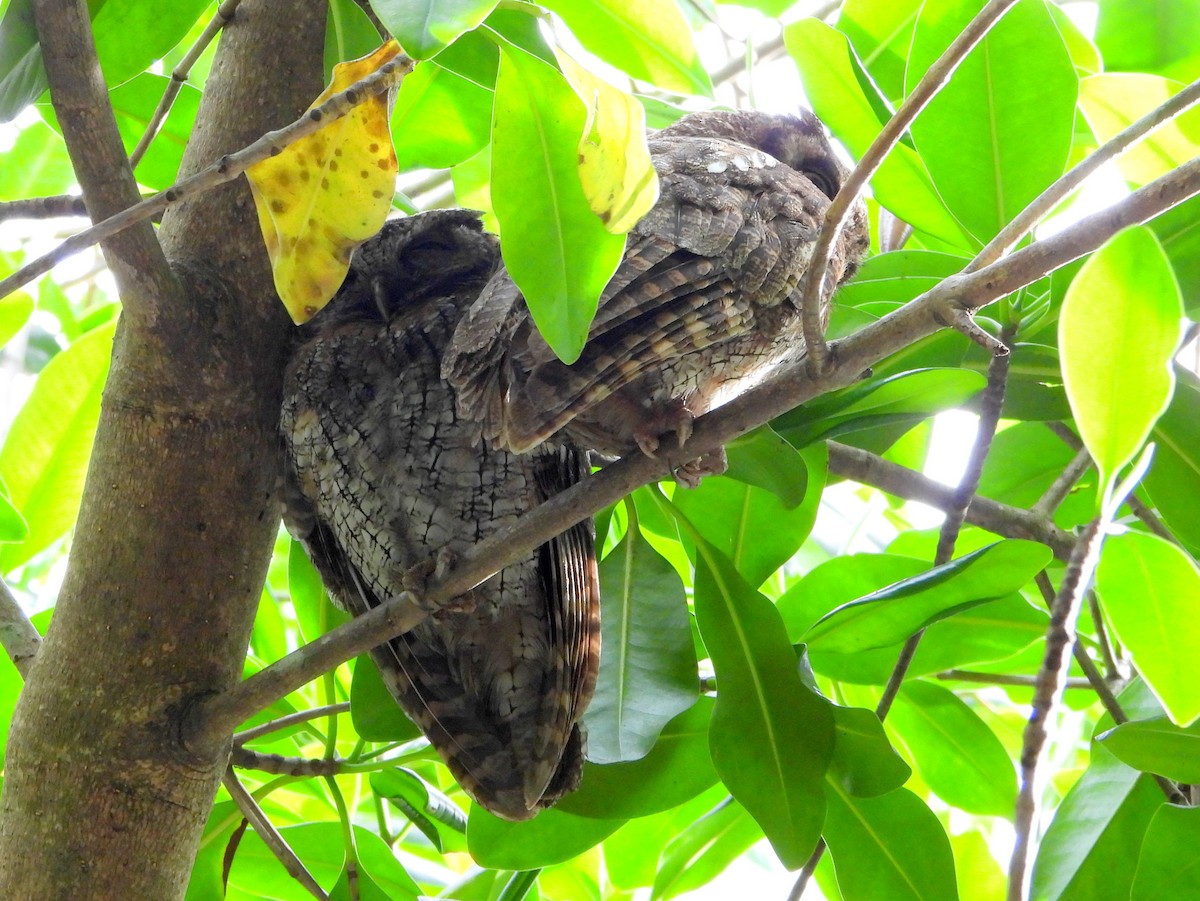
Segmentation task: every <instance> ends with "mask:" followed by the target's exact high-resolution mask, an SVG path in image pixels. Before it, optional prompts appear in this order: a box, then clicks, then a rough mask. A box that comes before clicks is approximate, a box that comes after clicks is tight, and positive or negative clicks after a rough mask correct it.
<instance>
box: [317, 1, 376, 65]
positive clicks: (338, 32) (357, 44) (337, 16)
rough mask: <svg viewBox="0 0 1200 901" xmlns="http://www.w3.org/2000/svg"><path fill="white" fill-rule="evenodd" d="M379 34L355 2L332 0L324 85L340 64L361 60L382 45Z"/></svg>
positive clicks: (326, 22)
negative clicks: (334, 68)
mask: <svg viewBox="0 0 1200 901" xmlns="http://www.w3.org/2000/svg"><path fill="white" fill-rule="evenodd" d="M379 43H380V39H379V32H378V31H376V30H375V26H374V25H373V24H372V23H371V18H370V17H369V16H368V15H367V14H366V12H365V11H364V10H363V8H362V7H361V6H359V5H358V4H357V3H355V2H354V0H329V16H328V17H327V18H326V19H325V83H326V84H329V82H331V81H332V80H333V67H334V66H336V65H337V64H338V63H344V62H349V61H350V60H352V59H360V58H361V57H364V56H366V55H367V54H369V53H370V52H371V51H373V50H374V49H375V48H376V47H378V46H379Z"/></svg>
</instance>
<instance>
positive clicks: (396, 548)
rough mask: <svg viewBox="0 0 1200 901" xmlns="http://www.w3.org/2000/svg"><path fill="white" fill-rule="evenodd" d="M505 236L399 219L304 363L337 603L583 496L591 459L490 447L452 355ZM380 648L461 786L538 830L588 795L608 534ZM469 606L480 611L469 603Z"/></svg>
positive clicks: (392, 682) (496, 580) (367, 256)
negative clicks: (453, 385)
mask: <svg viewBox="0 0 1200 901" xmlns="http://www.w3.org/2000/svg"><path fill="white" fill-rule="evenodd" d="M497 260H498V249H497V246H496V242H495V239H494V238H492V237H491V236H489V235H486V234H485V233H483V232H482V230H481V226H480V223H479V220H478V217H477V216H476V215H475V214H472V213H467V212H463V211H439V212H435V213H426V214H422V215H420V216H416V217H413V218H411V219H405V220H397V221H394V222H391V223H389V224H388V225H387V226H385V229H384V231H383V232H382V233H381V234H380V235H379V236H377V237H376V238H375V239H372V241H370V242H368V243H367V244H365V245H364V246H363V247H362V248H360V251H359V253H358V255H357V256H356V257H355V260H354V263H353V264H352V268H351V274H350V277H349V278H348V279H347V282H346V284H345V285H344V286H343V288H342V289H341V291H340V292H339V295H338V296H337V297H336V298H335V299H334V300H333V301H332V303H331V304H330V307H329V308H328V309H327V310H326V311H323V312H322V313H321V314H320V315H319V316H318V317H317V318H316V319H314V321H313V322H312V323H311V324H310V326H308V327H306V332H307V334H306V336H305V340H304V342H303V344H302V345H301V346H300V347H299V349H298V350H297V352H296V353H295V355H294V357H293V360H292V363H291V365H290V367H289V369H288V373H287V382H286V389H285V400H284V405H283V411H282V417H281V431H282V435H283V438H284V442H285V444H286V446H287V452H288V454H287V455H288V490H287V503H286V507H287V514H286V520H287V522H288V526H289V528H290V529H291V530H292V531H293V534H295V535H296V537H297V538H299V539H300V540H301V541H302V542H303V543H304V545H305V547H306V549H307V550H308V552H309V555H310V557H311V558H312V560H313V562H314V564H315V565H316V567H317V569H318V571H319V572H320V573H321V575H322V578H323V579H324V581H325V583H326V586H327V587H328V589H329V591H330V593H331V596H332V597H333V599H334V600H335V601H336V602H337V603H338V604H339V605H340V606H341V607H343V608H344V609H346V610H348V611H349V612H350V613H352V614H361V613H364V612H366V611H367V610H369V609H371V608H372V607H374V606H376V605H378V604H379V603H380V602H381V601H383V600H386V599H388V598H391V597H393V596H395V595H397V594H399V593H400V592H402V591H404V590H405V589H407V588H411V587H414V586H416V587H419V584H420V582H421V580H422V579H423V578H424V577H425V576H427V575H428V571H427V569H425V568H424V567H423V566H422V564H424V563H426V561H429V560H431V559H433V558H435V557H436V556H437V555H439V554H440V555H442V557H443V559H444V558H445V556H446V555H447V554H448V555H450V556H451V557H452V556H453V555H456V554H461V553H462V552H464V551H466V550H467V549H468V548H469V547H470V546H471V545H473V544H475V543H476V542H478V541H479V540H481V539H483V538H486V537H487V536H489V535H491V534H494V533H495V532H497V531H498V530H500V529H503V528H505V527H506V526H508V525H510V524H512V523H513V522H514V521H515V520H516V519H517V518H518V517H519V516H520V515H521V514H522V513H524V512H526V511H528V510H529V509H531V508H533V507H534V506H536V505H537V504H539V503H541V502H543V501H544V500H545V499H547V498H549V497H551V496H553V495H554V494H556V493H558V492H559V491H562V490H563V489H565V488H567V487H569V486H570V485H572V484H574V483H576V482H577V481H578V480H579V479H580V478H582V477H583V476H584V475H585V474H586V473H587V471H588V463H587V457H586V454H585V453H584V452H583V451H581V450H579V449H578V448H577V447H575V446H573V445H571V444H570V443H568V442H562V441H558V442H548V443H546V444H543V445H542V446H541V447H539V448H538V449H537V450H536V451H535V452H533V453H531V454H527V455H517V454H512V453H510V452H508V451H505V450H491V449H488V448H485V447H480V446H479V443H478V439H479V428H478V425H477V424H474V423H471V422H468V421H465V420H463V419H462V418H461V417H459V416H458V414H457V413H456V410H455V405H454V398H453V394H452V391H451V389H450V387H449V385H447V384H446V383H445V382H444V381H443V380H442V378H441V376H440V368H441V363H442V354H443V350H444V348H445V346H446V345H447V343H448V342H449V340H450V336H451V334H452V332H453V330H454V328H455V326H456V325H457V323H458V320H459V318H460V316H461V313H462V311H463V310H464V309H465V308H466V307H467V305H468V304H469V303H470V302H471V301H472V300H473V299H474V298H475V297H476V296H477V295H478V292H479V290H480V289H481V288H482V287H483V285H484V283H485V282H486V280H487V278H488V276H489V275H490V274H491V273H492V272H493V270H494V269H495V266H496V263H497ZM470 600H471V602H472V603H471V604H465V605H451V608H450V609H448V610H446V611H442V612H439V613H437V614H435V615H434V616H432V617H430V618H429V619H427V620H426V621H425V622H424V623H423V624H421V625H420V626H418V627H417V628H415V629H413V630H412V631H410V632H408V633H406V634H404V635H401V636H399V637H397V638H395V639H393V640H392V641H389V642H388V643H387V644H385V645H383V646H381V647H379V648H376V649H375V650H374V651H373V652H372V656H373V658H374V660H375V662H376V663H377V664H378V666H379V669H380V673H381V674H382V676H383V679H384V682H385V684H386V685H387V687H388V689H389V690H390V691H391V693H392V694H393V696H394V697H395V698H396V700H397V701H398V702H399V703H400V705H401V706H402V707H403V708H404V710H405V711H406V712H407V713H408V715H409V716H410V717H411V718H412V719H413V720H414V721H415V722H416V723H417V725H418V726H419V727H420V728H421V729H422V731H424V733H425V734H426V735H427V736H428V738H429V739H430V741H431V743H432V744H433V745H434V747H435V748H436V749H437V750H438V752H439V754H440V755H441V756H442V758H443V760H445V762H446V763H447V765H448V766H449V768H450V770H451V772H452V773H453V775H454V776H455V778H456V779H457V780H458V782H459V784H460V785H461V786H462V787H463V788H464V789H465V790H466V791H467V793H468V794H469V795H471V796H472V797H473V798H474V799H475V800H476V801H477V802H479V803H480V804H482V805H483V806H484V807H486V808H488V809H489V810H491V811H492V812H493V813H495V814H497V815H499V816H501V817H504V818H507V819H510V820H523V819H528V818H529V817H531V816H533V815H534V814H536V813H537V811H538V810H539V809H541V808H543V807H546V806H548V805H550V804H552V803H554V801H555V800H557V799H558V798H559V797H561V796H562V795H563V794H565V793H566V792H569V791H571V790H573V789H574V788H575V787H577V785H578V782H579V778H580V772H581V768H582V763H583V737H582V734H581V732H580V727H579V724H578V720H579V718H580V716H581V715H582V713H583V711H584V709H585V707H586V706H587V703H588V701H589V699H590V697H591V694H592V689H593V687H594V684H595V674H596V669H597V665H598V659H599V636H600V631H599V589H598V585H597V575H596V561H595V551H594V529H593V527H592V524H591V522H590V521H589V522H587V523H584V524H580V525H578V526H576V527H574V528H573V529H570V530H568V531H567V532H565V533H564V534H562V535H560V536H559V537H558V538H556V539H554V540H553V541H551V542H549V543H547V544H545V545H543V546H542V547H541V548H539V549H538V550H537V551H536V552H535V553H533V554H531V555H530V556H529V557H527V558H525V559H523V560H521V561H519V562H518V563H515V564H513V565H512V566H509V567H507V568H506V569H504V570H502V571H501V572H499V573H498V574H496V575H495V576H493V577H492V578H490V579H488V580H487V581H485V582H483V583H482V584H481V585H479V586H477V587H476V588H475V589H474V590H473V591H472V593H471V596H470ZM455 606H462V607H463V609H455Z"/></svg>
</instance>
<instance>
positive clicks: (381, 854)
mask: <svg viewBox="0 0 1200 901" xmlns="http://www.w3.org/2000/svg"><path fill="white" fill-rule="evenodd" d="M354 847H355V850H356V852H357V854H358V866H359V868H360V870H361V872H360V873H359V879H360V880H361V878H362V875H363V874H364V873H366V874H368V875H369V876H370V878H371V879H372V881H373V882H374V883H375V884H374V886H373V888H375V889H376V890H377V892H378V894H376V895H375V898H376V899H379V901H417V896H418V895H421V894H422V893H421V888H420V886H418V885H417V884H416V882H414V881H413V878H412V877H411V876H410V875H408V872H407V871H406V870H405V869H404V867H402V866H401V865H400V861H398V860H397V859H396V855H395V853H394V852H393V851H392V849H391V848H389V847H388V846H387V845H386V844H385V843H384V841H383V839H381V838H380V837H379V836H378V835H376V834H375V833H374V832H371V831H370V830H367V829H364V828H363V827H362V826H355V827H354ZM359 889H360V893H359V895H357V896H354V895H349V894H348V895H347V896H346V897H347V898H348V899H349V898H354V897H357V898H358V899H360V901H368V899H369V897H370V896H368V895H367V894H366V893H363V892H362V891H361V889H362V883H361V882H360V883H359Z"/></svg>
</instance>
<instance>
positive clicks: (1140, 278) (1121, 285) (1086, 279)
mask: <svg viewBox="0 0 1200 901" xmlns="http://www.w3.org/2000/svg"><path fill="white" fill-rule="evenodd" d="M1182 315H1183V306H1182V302H1181V300H1180V297H1179V286H1178V285H1177V284H1176V283H1175V276H1174V275H1173V274H1172V272H1171V266H1170V264H1169V263H1168V262H1167V258H1166V255H1165V254H1164V253H1163V250H1162V247H1161V246H1160V245H1159V243H1158V241H1157V239H1155V237H1154V234H1153V232H1151V231H1150V230H1149V229H1148V228H1145V227H1144V226H1135V227H1133V228H1128V229H1125V230H1124V231H1122V232H1119V233H1118V234H1117V235H1116V236H1114V237H1113V238H1111V239H1109V240H1108V241H1107V242H1106V243H1105V244H1104V246H1102V247H1101V248H1100V249H1099V250H1098V251H1096V253H1095V254H1093V255H1092V257H1091V258H1090V259H1089V260H1088V261H1087V262H1086V263H1084V264H1083V268H1082V269H1080V270H1079V274H1078V275H1077V276H1076V277H1075V279H1074V281H1072V282H1071V287H1070V288H1068V289H1067V297H1066V299H1065V300H1064V301H1063V305H1062V310H1061V312H1060V313H1059V320H1058V334H1059V354H1060V356H1061V358H1062V371H1063V379H1064V381H1065V383H1066V388H1067V397H1068V398H1069V399H1070V401H1071V409H1072V411H1073V412H1074V414H1075V423H1076V425H1077V426H1078V428H1079V435H1080V437H1081V438H1083V442H1084V444H1085V445H1087V449H1088V451H1089V452H1090V453H1091V455H1092V459H1093V460H1095V461H1096V467H1097V469H1099V470H1100V473H1101V483H1102V484H1103V485H1104V486H1105V487H1104V496H1105V498H1106V499H1107V497H1108V495H1109V493H1110V492H1111V490H1112V485H1113V482H1114V480H1115V478H1116V475H1117V472H1118V471H1119V470H1120V469H1121V467H1123V466H1125V464H1127V463H1128V462H1129V461H1130V460H1132V459H1133V456H1134V454H1136V453H1137V452H1138V450H1139V449H1140V448H1141V446H1142V444H1143V443H1144V442H1145V440H1146V437H1147V436H1148V435H1149V434H1150V429H1151V427H1152V426H1153V425H1154V422H1155V420H1156V419H1158V417H1159V414H1161V413H1162V412H1163V410H1165V409H1166V406H1167V403H1168V401H1170V399H1171V390H1172V387H1173V385H1174V381H1175V379H1174V373H1173V372H1172V370H1171V358H1172V357H1173V356H1174V354H1175V350H1176V348H1177V347H1178V345H1179V335H1180V319H1181V317H1182Z"/></svg>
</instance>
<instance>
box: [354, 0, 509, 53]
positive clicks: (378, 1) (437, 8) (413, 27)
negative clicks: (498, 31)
mask: <svg viewBox="0 0 1200 901" xmlns="http://www.w3.org/2000/svg"><path fill="white" fill-rule="evenodd" d="M496 2H497V0H371V8H372V9H373V10H375V14H376V15H377V16H379V21H380V22H382V23H383V27H384V28H386V29H387V30H388V31H389V32H391V34H392V36H393V37H394V38H395V39H396V40H397V41H399V42H400V46H401V48H403V50H404V52H405V53H407V54H408V55H409V56H411V57H412V58H413V59H428V58H429V57H431V56H433V55H434V54H435V53H437V52H438V51H439V50H441V49H442V48H443V47H445V46H446V45H447V44H450V43H452V42H453V41H454V39H455V38H457V37H458V36H459V35H461V34H462V33H463V32H466V31H470V30H471V29H473V28H475V27H477V26H478V25H479V23H480V22H482V21H483V20H484V19H486V18H487V17H488V14H489V13H490V12H491V11H492V10H493V9H495V7H496Z"/></svg>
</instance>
